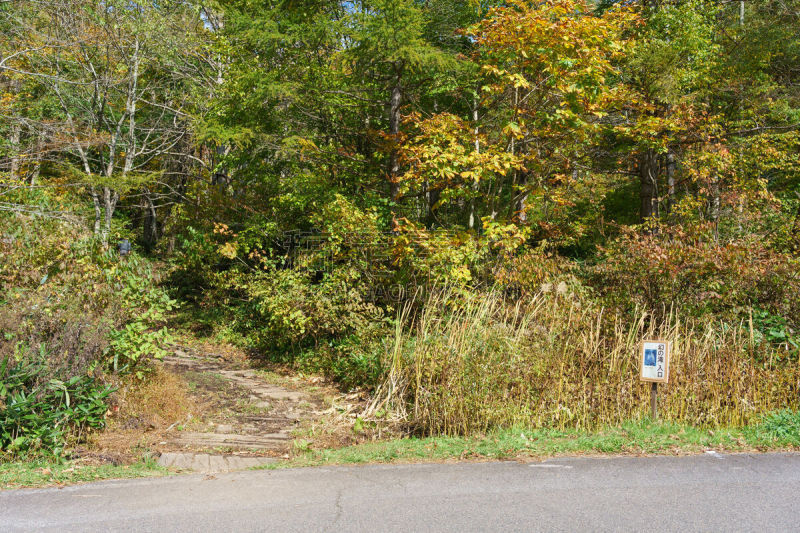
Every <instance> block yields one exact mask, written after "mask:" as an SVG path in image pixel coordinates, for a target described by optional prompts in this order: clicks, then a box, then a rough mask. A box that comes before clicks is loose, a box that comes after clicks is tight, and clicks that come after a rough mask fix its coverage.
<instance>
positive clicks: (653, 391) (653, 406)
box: [650, 382, 658, 420]
mask: <svg viewBox="0 0 800 533" xmlns="http://www.w3.org/2000/svg"><path fill="white" fill-rule="evenodd" d="M650 417H651V418H652V419H653V420H658V383H655V382H653V383H652V384H651V386H650Z"/></svg>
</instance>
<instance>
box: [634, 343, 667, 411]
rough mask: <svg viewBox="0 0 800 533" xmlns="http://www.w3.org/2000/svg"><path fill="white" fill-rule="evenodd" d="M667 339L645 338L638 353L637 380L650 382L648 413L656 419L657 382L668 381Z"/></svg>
mask: <svg viewBox="0 0 800 533" xmlns="http://www.w3.org/2000/svg"><path fill="white" fill-rule="evenodd" d="M670 347H671V346H670V343H669V341H661V340H653V341H649V340H646V341H644V342H642V348H641V352H640V353H639V380H640V381H643V382H645V383H650V384H651V385H650V415H651V417H652V418H653V420H657V419H658V384H659V383H667V382H668V381H669V355H670Z"/></svg>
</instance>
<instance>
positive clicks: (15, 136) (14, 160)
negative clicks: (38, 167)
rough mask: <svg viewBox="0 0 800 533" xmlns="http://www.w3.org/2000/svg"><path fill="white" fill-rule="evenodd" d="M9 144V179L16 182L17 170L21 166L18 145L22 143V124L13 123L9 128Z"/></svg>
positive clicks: (19, 147)
mask: <svg viewBox="0 0 800 533" xmlns="http://www.w3.org/2000/svg"><path fill="white" fill-rule="evenodd" d="M9 141H10V142H11V167H10V168H9V171H10V173H11V179H12V180H16V179H18V178H19V177H20V176H19V169H20V167H21V166H22V165H21V164H20V161H21V157H20V149H21V146H20V143H21V141H22V124H20V123H19V122H14V125H13V126H11V138H10V139H9Z"/></svg>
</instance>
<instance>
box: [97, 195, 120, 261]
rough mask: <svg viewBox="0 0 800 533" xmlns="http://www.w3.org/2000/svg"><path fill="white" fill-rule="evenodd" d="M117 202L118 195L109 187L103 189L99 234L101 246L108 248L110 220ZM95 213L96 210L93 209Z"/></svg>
mask: <svg viewBox="0 0 800 533" xmlns="http://www.w3.org/2000/svg"><path fill="white" fill-rule="evenodd" d="M118 200H119V193H118V192H116V191H114V190H112V189H111V188H109V187H103V215H104V216H103V227H102V229H101V233H100V242H102V243H103V246H105V247H108V237H109V235H110V234H111V218H112V217H113V216H114V210H115V209H116V207H117V201H118ZM95 212H96V209H95Z"/></svg>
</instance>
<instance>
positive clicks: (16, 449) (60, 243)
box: [0, 215, 175, 454]
mask: <svg viewBox="0 0 800 533" xmlns="http://www.w3.org/2000/svg"><path fill="white" fill-rule="evenodd" d="M0 223H2V225H0V230H1V231H0V233H1V234H2V236H3V238H2V240H1V241H0V247H2V250H0V253H2V254H3V261H2V263H0V281H2V283H3V285H2V287H0V330H2V335H3V336H2V338H0V363H1V364H2V369H3V371H2V372H0V391H2V402H1V403H2V413H0V420H1V421H2V423H3V426H2V427H0V433H2V438H0V449H1V450H5V451H6V453H7V454H22V453H26V454H31V453H60V451H61V450H62V448H63V446H64V445H65V443H66V442H67V440H68V439H69V438H70V437H71V436H75V435H77V436H81V435H82V434H83V433H84V432H85V431H87V430H91V429H98V428H100V427H102V419H103V415H104V414H105V411H106V408H105V398H106V397H107V396H108V394H109V393H110V390H109V389H108V388H107V387H105V386H104V385H103V384H102V383H103V380H104V375H105V373H106V372H107V371H114V372H135V373H137V374H138V375H139V376H143V373H144V371H145V370H146V367H147V361H148V360H150V359H151V358H157V357H160V356H162V355H163V354H164V353H165V351H164V346H165V345H166V344H168V343H169V342H170V340H171V339H170V337H169V334H168V333H167V331H166V330H165V329H164V328H163V323H164V320H165V313H166V312H168V311H169V310H171V309H173V308H174V306H175V302H174V301H173V300H171V299H170V298H169V297H168V296H167V295H166V293H165V292H164V291H162V290H160V289H158V288H157V287H155V282H156V281H157V280H156V277H155V275H154V274H153V271H152V268H151V265H150V264H149V263H148V262H147V261H145V260H144V259H142V258H140V257H138V256H136V255H132V256H130V257H129V258H127V259H126V260H121V259H120V258H119V257H118V256H117V254H116V253H115V252H114V251H113V250H107V249H105V248H103V247H102V246H101V245H100V243H99V242H98V241H97V240H96V239H95V238H94V237H93V236H92V235H91V234H90V233H89V232H88V231H87V230H86V229H82V228H81V227H80V226H78V225H76V224H74V223H66V222H63V221H56V220H49V219H42V218H35V217H27V216H23V215H5V216H2V217H0Z"/></svg>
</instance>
